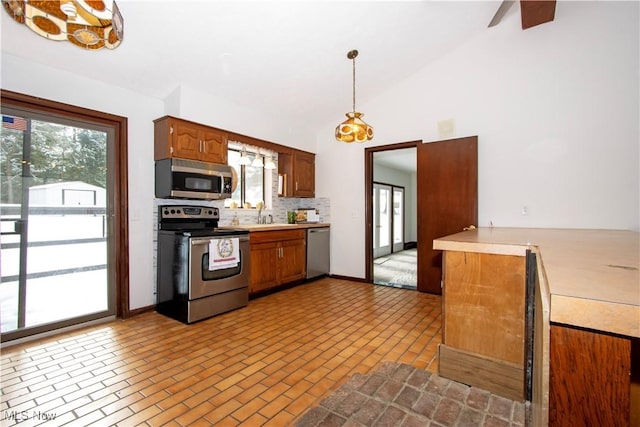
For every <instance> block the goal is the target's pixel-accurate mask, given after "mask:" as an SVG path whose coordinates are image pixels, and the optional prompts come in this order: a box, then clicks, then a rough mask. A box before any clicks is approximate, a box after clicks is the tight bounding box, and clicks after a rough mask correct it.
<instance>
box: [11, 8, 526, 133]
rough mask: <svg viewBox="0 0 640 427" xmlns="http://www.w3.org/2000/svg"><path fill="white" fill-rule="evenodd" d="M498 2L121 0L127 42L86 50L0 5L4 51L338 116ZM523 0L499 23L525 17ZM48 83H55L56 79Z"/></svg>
mask: <svg viewBox="0 0 640 427" xmlns="http://www.w3.org/2000/svg"><path fill="white" fill-rule="evenodd" d="M500 3H501V2H500V1H470V2H459V1H442V2H439V1H408V2H402V1H394V2H391V1H388V2H380V1H348V2H345V1H255V2H247V1H233V2H231V1H193V0H187V1H153V2H152V1H131V0H119V1H117V4H118V7H119V9H120V11H121V13H122V16H123V18H124V40H123V41H122V44H121V45H120V46H119V47H118V48H116V49H114V50H108V49H101V50H98V51H89V50H84V49H80V48H78V47H77V46H74V45H72V44H71V43H65V42H55V41H49V40H46V39H45V38H43V37H40V36H38V35H36V34H35V33H33V32H31V31H29V30H27V29H26V28H25V27H24V26H22V25H19V24H17V23H15V22H13V21H12V20H11V18H10V17H9V16H8V14H7V13H6V12H4V11H2V12H1V14H2V18H1V26H2V51H3V53H9V54H12V55H16V56H19V57H23V58H28V59H30V60H33V61H35V62H39V63H43V64H47V65H49V66H51V67H55V68H60V69H63V70H67V71H70V72H72V73H74V74H77V75H79V76H85V77H88V78H91V79H96V80H100V81H103V82H105V83H108V84H111V85H116V86H121V87H124V88H128V89H130V90H132V91H135V92H139V93H141V94H144V95H146V96H151V97H156V98H160V99H163V98H164V97H166V96H167V95H168V94H169V93H171V92H172V91H173V90H174V89H175V88H177V87H178V86H180V85H186V86H188V87H191V88H195V89H197V90H199V91H202V92H203V93H204V94H205V96H206V95H210V96H213V97H218V98H223V99H227V100H230V101H231V102H234V103H236V104H239V105H242V106H248V107H250V108H252V109H254V110H257V111H262V112H267V113H271V114H274V115H277V116H280V117H283V116H284V117H288V118H291V120H305V121H309V123H310V124H311V125H313V124H314V123H313V120H315V121H316V123H315V124H316V125H317V124H318V123H320V124H321V123H325V122H327V121H331V120H342V118H343V114H344V113H345V112H347V111H349V110H350V109H351V83H352V82H351V78H352V74H351V73H352V68H351V61H350V60H348V59H347V57H346V53H347V52H348V51H349V50H351V49H353V48H355V49H358V50H359V52H360V54H359V56H358V58H357V60H356V98H357V100H356V102H357V105H361V104H363V103H365V102H366V101H367V100H368V99H371V98H372V97H375V96H376V95H377V94H379V93H381V92H383V91H385V90H386V89H387V88H389V87H390V85H392V84H393V83H395V82H398V81H401V80H403V79H405V78H406V77H407V76H409V75H411V74H412V73H415V72H416V71H417V70H419V69H420V68H422V67H424V66H426V65H427V64H429V62H431V61H434V60H435V59H437V58H439V57H441V56H442V55H445V54H447V52H449V51H451V50H452V49H454V48H455V47H456V46H457V45H459V44H460V43H463V42H464V41H465V40H466V39H468V38H470V37H473V36H474V35H477V34H479V33H481V32H483V31H493V29H492V28H488V27H487V25H488V23H489V22H490V21H491V19H492V17H493V16H494V14H495V12H496V10H497V9H498V7H499V5H500ZM519 9H520V7H519V6H516V7H512V8H511V10H510V11H508V12H507V14H506V16H505V17H503V18H502V22H501V24H500V25H513V26H519V25H520V16H519ZM52 84H55V82H52Z"/></svg>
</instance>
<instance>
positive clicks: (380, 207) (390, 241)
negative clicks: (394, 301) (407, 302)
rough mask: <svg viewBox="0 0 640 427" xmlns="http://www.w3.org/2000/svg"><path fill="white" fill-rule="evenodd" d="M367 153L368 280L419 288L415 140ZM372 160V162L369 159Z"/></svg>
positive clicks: (380, 283)
mask: <svg viewBox="0 0 640 427" xmlns="http://www.w3.org/2000/svg"><path fill="white" fill-rule="evenodd" d="M367 150H370V152H368V153H367V159H369V161H370V168H367V167H366V166H365V169H368V171H369V173H367V177H368V178H367V184H368V190H367V195H368V196H369V197H368V198H369V201H368V202H367V207H368V208H367V218H368V219H367V223H368V224H369V223H370V224H371V227H370V233H367V234H368V235H367V248H369V249H370V250H368V257H369V259H368V262H367V265H368V266H369V268H368V271H367V273H368V274H369V276H368V277H367V281H370V282H372V283H374V284H377V285H385V286H393V287H398V288H404V289H413V290H415V289H417V281H418V278H417V262H418V251H417V223H416V217H417V214H416V204H417V202H416V194H417V180H416V172H417V171H416V147H415V143H402V144H394V145H391V146H383V147H374V148H371V149H367ZM367 163H369V162H367Z"/></svg>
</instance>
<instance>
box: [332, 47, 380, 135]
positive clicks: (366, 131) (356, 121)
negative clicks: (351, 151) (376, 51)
mask: <svg viewBox="0 0 640 427" xmlns="http://www.w3.org/2000/svg"><path fill="white" fill-rule="evenodd" d="M356 56H358V51H357V50H351V51H349V52H348V53H347V58H349V59H351V61H353V110H352V112H350V113H347V114H346V116H347V120H345V121H344V122H342V123H340V124H339V125H338V126H337V127H336V139H337V140H338V141H342V142H349V143H350V142H366V141H369V140H371V139H372V138H373V128H372V127H371V126H369V125H368V124H366V123H365V122H364V121H363V120H362V119H361V117H362V116H364V114H362V113H359V112H357V111H356Z"/></svg>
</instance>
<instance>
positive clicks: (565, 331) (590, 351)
mask: <svg viewBox="0 0 640 427" xmlns="http://www.w3.org/2000/svg"><path fill="white" fill-rule="evenodd" d="M550 348H551V351H550V355H549V356H550V360H549V426H566V425H575V426H616V427H621V426H630V425H632V424H631V410H632V406H633V405H632V402H631V401H630V390H631V380H630V376H629V373H630V372H631V362H632V358H631V340H630V339H628V338H625V337H619V336H614V335H607V334H603V333H598V332H594V331H590V330H585V329H578V328H572V327H567V326H564V325H556V324H552V325H551V337H550ZM567 423H569V424H567ZM636 425H637V424H636Z"/></svg>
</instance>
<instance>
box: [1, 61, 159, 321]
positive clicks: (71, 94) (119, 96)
mask: <svg viewBox="0 0 640 427" xmlns="http://www.w3.org/2000/svg"><path fill="white" fill-rule="evenodd" d="M2 88H3V89H7V90H11V91H14V92H20V93H24V94H27V95H31V96H37V97H41V98H45V99H50V100H53V101H58V102H63V103H67V104H72V105H76V106H80V107H85V108H90V109H94V110H98V111H103V112H106V113H111V114H116V115H119V116H125V117H128V143H129V260H130V265H129V288H130V295H129V298H130V303H129V306H130V308H132V309H135V308H139V307H146V306H149V305H152V304H155V295H154V294H153V288H154V286H153V285H154V284H153V234H154V230H153V192H154V187H153V174H154V172H153V120H154V119H155V118H157V117H160V116H162V115H163V114H164V113H163V111H164V105H163V102H162V101H160V100H158V99H153V98H148V97H144V96H142V95H139V94H136V93H134V92H131V91H128V90H125V89H122V88H118V87H115V86H110V85H106V84H104V83H101V82H98V81H94V80H89V79H86V78H82V77H79V76H77V75H74V74H71V73H68V72H65V71H59V70H56V69H53V68H50V67H47V66H43V65H40V64H36V63H32V62H27V61H24V60H22V59H20V58H18V57H15V56H12V55H8V54H4V53H3V54H2Z"/></svg>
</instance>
